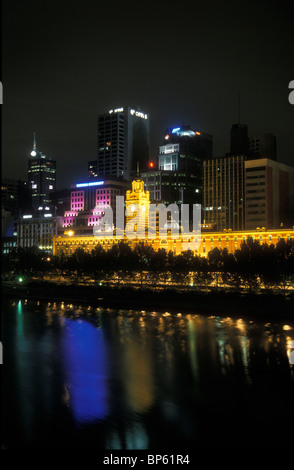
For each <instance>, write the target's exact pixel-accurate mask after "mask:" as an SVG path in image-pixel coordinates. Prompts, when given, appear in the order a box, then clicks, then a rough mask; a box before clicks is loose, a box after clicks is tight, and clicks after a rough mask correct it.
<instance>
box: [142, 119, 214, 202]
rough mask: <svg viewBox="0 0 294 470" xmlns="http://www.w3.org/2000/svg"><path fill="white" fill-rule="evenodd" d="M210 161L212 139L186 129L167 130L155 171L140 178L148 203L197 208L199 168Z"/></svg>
mask: <svg viewBox="0 0 294 470" xmlns="http://www.w3.org/2000/svg"><path fill="white" fill-rule="evenodd" d="M211 157H212V136H211V135H209V134H205V133H204V132H200V131H199V130H193V129H192V128H191V127H190V126H182V127H176V128H174V129H168V130H167V131H166V133H165V137H164V145H161V146H160V147H159V155H158V164H157V165H155V166H156V167H157V168H156V169H153V170H152V171H149V172H142V173H141V176H142V179H143V181H144V183H145V185H146V189H147V190H148V191H149V192H150V199H151V200H152V201H157V202H159V201H161V202H164V203H165V204H171V203H176V204H181V203H188V204H201V202H202V165H203V160H204V159H205V158H211Z"/></svg>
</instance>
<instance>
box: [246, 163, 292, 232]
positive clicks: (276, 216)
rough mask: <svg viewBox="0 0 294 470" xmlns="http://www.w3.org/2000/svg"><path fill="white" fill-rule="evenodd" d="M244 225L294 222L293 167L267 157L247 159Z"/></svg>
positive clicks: (273, 224) (252, 227)
mask: <svg viewBox="0 0 294 470" xmlns="http://www.w3.org/2000/svg"><path fill="white" fill-rule="evenodd" d="M245 188H246V189H245V227H246V229H255V228H256V227H266V228H267V229H272V228H278V227H280V226H284V227H291V226H293V224H294V167H291V166H289V165H285V164H283V163H280V162H276V161H274V160H270V159H268V158H262V159H257V160H247V161H246V162H245Z"/></svg>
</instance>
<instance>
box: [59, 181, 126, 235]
mask: <svg viewBox="0 0 294 470" xmlns="http://www.w3.org/2000/svg"><path fill="white" fill-rule="evenodd" d="M129 188H130V183H129V182H128V181H125V180H123V179H116V180H115V179H108V180H105V181H104V180H98V181H97V180H96V181H89V182H84V183H77V184H76V185H75V186H74V187H73V188H72V189H71V194H70V210H68V211H65V213H64V217H63V222H62V228H59V233H62V232H64V231H65V230H67V231H68V230H69V229H70V230H72V231H74V233H75V234H76V235H78V234H80V235H81V234H92V233H93V227H95V226H96V225H97V224H98V222H99V220H100V219H101V217H102V216H103V215H104V212H105V209H106V208H108V207H111V208H112V210H113V217H114V220H115V218H116V197H117V196H125V193H126V191H127V190H128V189H129Z"/></svg>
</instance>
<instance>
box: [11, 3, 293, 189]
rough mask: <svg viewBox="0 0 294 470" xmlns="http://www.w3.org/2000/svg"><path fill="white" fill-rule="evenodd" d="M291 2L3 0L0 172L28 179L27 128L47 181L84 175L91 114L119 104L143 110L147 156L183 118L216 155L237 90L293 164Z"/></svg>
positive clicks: (248, 118)
mask: <svg viewBox="0 0 294 470" xmlns="http://www.w3.org/2000/svg"><path fill="white" fill-rule="evenodd" d="M153 5H154V6H153ZM293 5H294V2H293V1H292V0H258V1H256V0H255V1H251V0H249V1H246V2H238V1H234V2H231V1H209V0H205V1H204V0H203V1H201V2H199V1H197V0H196V1H195V0H194V1H192V2H190V1H186V2H176V1H173V2H170V3H168V2H158V3H154V4H153V3H151V2H142V1H137V2H127V1H121V2H117V1H116V2H113V1H107V2H101V1H87V0H84V1H76V0H71V1H67V0H59V1H56V0H50V1H47V0H38V1H37V0H25V1H24V0H22V1H20V0H2V23H3V26H2V27H3V31H2V52H3V60H2V82H3V100H4V103H3V107H2V139H3V143H2V176H3V177H5V176H6V177H11V178H21V179H24V180H25V179H26V178H27V160H28V158H29V154H30V151H31V149H32V144H33V132H34V131H35V132H36V135H37V146H38V149H39V150H40V151H42V152H43V153H44V154H45V155H48V156H50V157H51V158H53V159H55V160H56V161H57V187H58V188H64V187H69V186H70V185H71V184H72V183H74V182H77V181H78V180H82V179H84V178H86V177H87V164H88V161H89V160H94V159H96V158H97V150H96V148H97V117H98V115H99V114H101V113H104V112H108V110H109V109H111V108H113V107H121V106H128V105H129V106H132V107H134V106H139V107H141V108H142V110H143V111H144V112H147V113H149V114H150V126H151V157H152V156H153V157H155V156H156V154H157V147H158V145H161V144H162V139H163V135H164V131H165V129H166V128H167V127H177V126H179V125H181V124H183V123H184V124H190V125H191V126H193V127H195V128H200V129H201V130H202V131H203V132H207V133H209V134H212V135H213V140H214V146H213V147H214V150H213V153H214V156H221V155H223V154H225V153H226V152H229V138H230V129H231V126H232V124H234V123H236V122H237V121H238V93H240V96H241V122H243V123H246V124H247V126H248V130H249V136H251V135H255V134H258V133H263V132H272V133H273V134H275V135H276V136H277V147H278V160H279V161H282V162H284V163H288V164H292V165H294V106H293V105H290V104H289V101H288V95H289V92H290V91H289V89H288V85H289V82H290V81H291V80H294V27H293V24H294V7H293Z"/></svg>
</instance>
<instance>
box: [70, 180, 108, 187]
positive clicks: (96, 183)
mask: <svg viewBox="0 0 294 470" xmlns="http://www.w3.org/2000/svg"><path fill="white" fill-rule="evenodd" d="M103 184H104V181H92V182H91V183H77V184H76V188H86V187H87V186H101V185H103Z"/></svg>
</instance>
